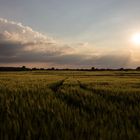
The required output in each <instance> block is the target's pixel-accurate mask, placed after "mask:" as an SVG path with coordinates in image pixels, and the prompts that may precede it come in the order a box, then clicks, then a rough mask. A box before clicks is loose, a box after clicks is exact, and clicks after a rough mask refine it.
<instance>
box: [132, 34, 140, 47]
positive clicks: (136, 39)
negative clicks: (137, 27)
mask: <svg viewBox="0 0 140 140" xmlns="http://www.w3.org/2000/svg"><path fill="white" fill-rule="evenodd" d="M132 43H133V44H135V45H140V33H136V34H134V35H133V36H132Z"/></svg>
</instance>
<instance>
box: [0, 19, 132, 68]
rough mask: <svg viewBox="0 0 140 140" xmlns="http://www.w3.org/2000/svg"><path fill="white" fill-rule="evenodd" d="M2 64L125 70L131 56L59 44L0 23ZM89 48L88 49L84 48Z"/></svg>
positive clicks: (17, 27) (78, 45)
mask: <svg viewBox="0 0 140 140" xmlns="http://www.w3.org/2000/svg"><path fill="white" fill-rule="evenodd" d="M0 27H1V29H0V63H1V64H3V63H17V64H20V63H52V64H55V65H59V66H60V65H61V66H63V65H67V66H69V65H73V66H76V67H79V66H97V67H109V68H112V67H124V66H126V65H127V64H128V63H129V61H130V59H131V55H130V53H126V52H124V53H121V54H120V53H119V54H116V53H114V52H112V53H111V54H110V53H99V52H100V51H99V50H98V53H99V54H98V55H97V52H96V51H95V50H94V49H93V48H92V47H86V46H87V45H88V43H78V44H66V43H60V42H59V41H56V40H54V39H52V38H50V37H48V36H46V35H43V34H41V33H39V32H36V31H33V30H32V29H31V28H30V27H27V26H23V25H22V24H21V23H15V22H12V21H7V20H5V19H0ZM85 44H86V45H85Z"/></svg>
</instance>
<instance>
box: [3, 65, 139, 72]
mask: <svg viewBox="0 0 140 140" xmlns="http://www.w3.org/2000/svg"><path fill="white" fill-rule="evenodd" d="M38 70H41V71H43V70H49V71H63V70H65V71H116V70H117V71H133V70H137V71H140V67H137V68H136V69H126V68H119V69H108V68H107V69H105V68H95V67H91V68H90V69H83V68H78V69H70V68H64V69H58V68H54V67H52V68H47V69H45V68H36V67H34V68H27V67H26V66H22V67H0V71H38Z"/></svg>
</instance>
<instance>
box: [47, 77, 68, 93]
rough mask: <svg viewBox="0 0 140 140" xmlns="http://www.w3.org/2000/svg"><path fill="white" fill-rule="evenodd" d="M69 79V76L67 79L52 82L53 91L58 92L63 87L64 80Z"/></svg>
mask: <svg viewBox="0 0 140 140" xmlns="http://www.w3.org/2000/svg"><path fill="white" fill-rule="evenodd" d="M67 79H68V77H67V78H65V79H63V80H60V81H57V82H55V83H53V84H51V85H50V86H49V88H50V89H51V90H52V91H53V92H55V93H56V92H58V90H59V89H60V88H61V87H62V85H63V84H64V82H65V81H66V80H67Z"/></svg>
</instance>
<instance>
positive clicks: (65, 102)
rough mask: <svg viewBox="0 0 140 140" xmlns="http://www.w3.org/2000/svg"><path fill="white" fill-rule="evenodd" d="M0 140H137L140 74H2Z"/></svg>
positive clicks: (0, 83) (45, 72)
mask: <svg viewBox="0 0 140 140" xmlns="http://www.w3.org/2000/svg"><path fill="white" fill-rule="evenodd" d="M0 139H1V140H8V139H13V140H24V139H26V140H31V139H32V140H39V139H40V140H41V139H44V140H118V139H120V140H125V139H127V140H139V139H140V72H135V71H128V72H123V71H113V72H109V71H105V72H80V71H79V72H78V71H38V72H37V71H36V72H34V71H32V72H8V73H7V72H1V73H0Z"/></svg>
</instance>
